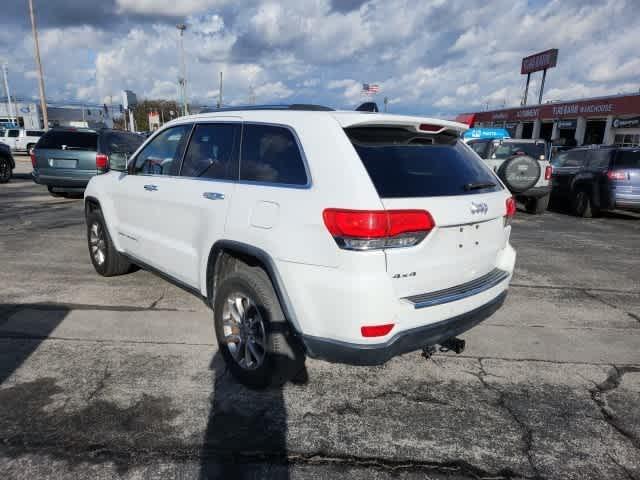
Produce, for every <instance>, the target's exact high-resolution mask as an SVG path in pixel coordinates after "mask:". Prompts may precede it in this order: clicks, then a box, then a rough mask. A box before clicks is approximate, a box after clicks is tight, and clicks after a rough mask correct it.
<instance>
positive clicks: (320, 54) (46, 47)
mask: <svg viewBox="0 0 640 480" xmlns="http://www.w3.org/2000/svg"><path fill="white" fill-rule="evenodd" d="M4 3H5V5H3V15H2V17H1V18H0V59H5V60H7V61H8V62H9V65H10V79H11V85H12V90H13V92H15V93H16V94H17V95H21V96H25V97H32V96H35V95H36V94H37V85H36V82H35V78H36V77H35V66H34V62H33V44H32V38H31V34H30V28H29V24H28V10H27V6H26V2H25V1H24V0H5V2H4ZM34 3H35V6H36V10H37V15H38V22H39V28H40V32H41V33H40V41H41V49H42V58H43V63H44V70H45V75H46V88H47V94H48V96H49V98H50V99H52V100H56V101H62V100H79V101H86V102H103V101H105V99H108V98H109V96H113V97H114V98H118V92H119V91H120V90H122V89H123V88H128V89H131V90H133V91H135V92H136V93H137V94H138V96H139V97H146V98H169V99H171V98H175V97H176V91H177V88H176V83H177V82H176V79H177V77H178V71H177V66H178V53H177V31H176V28H175V24H176V23H178V22H185V23H187V25H188V30H187V32H186V35H185V46H186V52H187V70H188V73H187V78H188V89H189V96H190V98H191V99H192V100H194V101H198V102H200V103H206V104H214V103H215V99H216V96H217V93H218V72H220V71H223V72H224V75H225V86H224V93H225V95H224V97H225V98H224V100H225V103H226V104H244V103H246V102H247V101H248V99H249V97H250V91H251V89H252V90H253V92H254V94H255V97H256V101H257V103H289V102H306V103H322V104H327V105H330V106H334V107H341V108H353V107H354V106H355V105H357V104H358V103H359V102H360V101H362V100H363V97H362V96H361V94H360V89H361V83H362V82H369V83H377V84H379V85H380V87H381V91H380V94H379V95H378V96H377V97H375V100H377V101H378V102H380V103H381V102H382V98H383V97H385V96H387V97H389V101H390V109H391V110H392V111H395V112H402V113H408V112H412V113H422V114H432V115H444V116H451V115H453V114H455V113H457V112H461V111H472V110H479V109H482V108H483V107H484V106H486V104H487V103H488V104H489V105H490V106H491V107H501V106H503V105H507V106H509V105H517V104H518V102H519V98H520V96H521V94H522V90H523V86H524V78H523V77H522V76H520V74H519V67H520V59H521V58H522V57H523V56H526V55H529V54H531V53H534V52H536V51H542V50H545V49H548V48H559V50H560V55H559V60H558V67H557V68H556V69H554V70H551V71H550V72H549V75H548V77H547V84H546V92H547V93H546V95H545V98H546V99H549V100H550V99H570V98H581V97H587V96H598V95H607V94H615V93H620V92H630V91H636V92H637V91H638V90H639V89H640V80H639V79H640V56H639V55H638V53H637V36H638V31H639V30H640V19H639V18H640V17H638V16H637V12H638V7H639V5H638V0H609V1H597V2H596V1H588V0H579V1H578V0H562V1H559V0H552V1H541V0H535V1H533V0H529V1H527V0H494V1H491V2H486V3H484V4H483V3H481V2H467V1H462V0H448V1H443V0H435V1H425V2H415V1H408V0H369V1H363V0H304V1H303V0H280V1H272V0H247V1H243V0H235V1H232V0H180V1H177V0H55V1H50V0H34ZM538 81H539V75H538V76H536V77H535V78H534V79H533V84H532V88H533V91H534V92H535V91H536V88H537V82H538ZM114 101H115V100H114Z"/></svg>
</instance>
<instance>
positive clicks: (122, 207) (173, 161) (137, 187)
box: [111, 123, 193, 280]
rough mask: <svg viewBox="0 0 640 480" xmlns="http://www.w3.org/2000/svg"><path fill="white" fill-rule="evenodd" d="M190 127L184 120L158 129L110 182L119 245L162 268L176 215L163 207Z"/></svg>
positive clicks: (169, 247) (178, 169) (170, 247)
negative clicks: (126, 170)
mask: <svg viewBox="0 0 640 480" xmlns="http://www.w3.org/2000/svg"><path fill="white" fill-rule="evenodd" d="M192 127H193V125H192V124H191V123H186V124H181V125H175V126H172V127H169V128H167V129H165V130H162V131H161V132H159V133H158V134H157V135H156V136H155V137H154V138H152V139H151V141H150V142H148V143H147V144H146V145H145V146H144V147H143V148H142V150H140V151H139V152H138V153H137V155H136V156H135V157H133V158H132V159H131V160H130V162H129V166H128V174H126V175H120V176H119V177H118V181H117V182H116V183H115V184H114V185H113V186H112V189H113V190H112V191H111V196H112V197H113V199H114V202H113V204H114V210H115V216H116V219H115V221H114V223H115V224H116V225H117V226H116V228H117V232H116V233H115V234H116V235H117V236H118V243H119V245H120V247H121V249H122V250H124V252H125V253H127V254H128V255H130V256H132V257H133V258H134V259H135V260H137V261H138V262H141V263H145V264H148V265H149V266H152V267H155V268H157V269H159V270H163V271H164V263H165V261H166V259H170V258H171V255H172V251H174V250H175V245H172V243H171V240H170V237H171V230H172V229H173V228H174V226H175V225H176V219H175V218H173V216H172V214H173V212H171V211H169V210H168V209H167V205H166V203H167V193H168V192H169V191H170V190H172V187H171V181H173V180H174V179H175V178H176V177H177V175H178V173H179V171H180V162H181V161H182V156H183V154H184V151H185V148H186V145H187V142H188V138H189V135H190V133H191V130H192ZM167 273H168V272H167ZM174 274H176V272H174ZM175 276H176V277H178V275H175ZM180 279H181V280H182V278H180Z"/></svg>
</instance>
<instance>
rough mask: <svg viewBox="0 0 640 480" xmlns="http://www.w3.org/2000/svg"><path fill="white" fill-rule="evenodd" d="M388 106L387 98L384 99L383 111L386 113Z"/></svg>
mask: <svg viewBox="0 0 640 480" xmlns="http://www.w3.org/2000/svg"><path fill="white" fill-rule="evenodd" d="M388 105H389V97H384V111H385V113H386V112H387V106H388Z"/></svg>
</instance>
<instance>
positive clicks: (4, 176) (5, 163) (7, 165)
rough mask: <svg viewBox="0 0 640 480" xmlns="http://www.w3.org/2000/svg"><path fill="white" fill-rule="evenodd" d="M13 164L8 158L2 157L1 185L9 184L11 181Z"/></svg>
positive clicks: (0, 158) (0, 161)
mask: <svg viewBox="0 0 640 480" xmlns="http://www.w3.org/2000/svg"><path fill="white" fill-rule="evenodd" d="M12 174H13V172H12V171H11V162H10V161H9V159H8V158H5V157H0V183H7V182H9V180H11V175H12Z"/></svg>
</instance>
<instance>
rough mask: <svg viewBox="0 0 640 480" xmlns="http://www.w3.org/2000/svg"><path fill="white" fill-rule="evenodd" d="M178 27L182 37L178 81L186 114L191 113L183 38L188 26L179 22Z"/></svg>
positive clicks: (180, 39) (179, 41)
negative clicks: (188, 101) (188, 104)
mask: <svg viewBox="0 0 640 480" xmlns="http://www.w3.org/2000/svg"><path fill="white" fill-rule="evenodd" d="M176 28H177V29H178V31H179V32H180V37H179V38H178V43H179V48H180V78H179V79H178V83H179V84H180V88H181V92H180V94H181V95H180V96H181V97H182V108H183V111H184V115H189V108H188V107H187V66H186V63H185V60H184V41H183V38H182V37H183V35H184V31H185V30H186V29H187V26H186V25H185V24H184V23H179V24H178V25H176Z"/></svg>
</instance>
